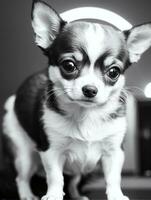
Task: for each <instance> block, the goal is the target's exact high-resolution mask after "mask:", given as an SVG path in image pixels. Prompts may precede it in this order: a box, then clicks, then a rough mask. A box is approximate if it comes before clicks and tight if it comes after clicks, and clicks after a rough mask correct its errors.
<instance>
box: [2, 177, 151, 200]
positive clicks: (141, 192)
mask: <svg viewBox="0 0 151 200" xmlns="http://www.w3.org/2000/svg"><path fill="white" fill-rule="evenodd" d="M7 180H8V179H7ZM32 188H33V190H34V191H35V192H34V193H35V194H36V195H38V196H39V197H41V196H43V194H44V193H45V192H46V184H45V183H44V180H41V179H39V178H38V179H37V178H35V179H34V180H33V182H32ZM122 188H123V193H124V194H125V195H127V196H128V197H129V198H130V200H151V178H140V177H123V179H122ZM82 191H83V193H84V194H85V195H86V196H88V197H89V198H90V199H91V200H106V195H105V182H104V179H103V178H99V179H95V180H93V181H90V182H89V183H88V184H86V185H85V187H83V190H82ZM0 199H1V200H18V196H17V192H16V186H15V185H14V183H13V182H12V181H10V182H5V181H4V182H2V179H1V180H0ZM66 200H69V199H66ZM119 200H120V199H119Z"/></svg>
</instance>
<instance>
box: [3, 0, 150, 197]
mask: <svg viewBox="0 0 151 200" xmlns="http://www.w3.org/2000/svg"><path fill="white" fill-rule="evenodd" d="M32 27H33V30H34V33H35V34H34V37H35V42H36V44H37V46H39V47H40V48H41V49H42V51H43V52H44V54H45V55H46V56H47V57H48V61H49V62H48V67H47V68H44V69H43V70H42V71H40V72H37V73H35V74H34V75H32V76H30V77H29V78H28V79H26V80H25V81H24V83H23V84H22V85H21V87H19V89H18V90H17V92H16V94H14V95H12V96H11V97H9V98H8V100H7V101H6V103H5V110H6V113H5V116H4V119H3V129H4V134H5V135H6V136H7V137H8V138H9V140H10V141H11V144H12V152H13V155H14V165H15V168H16V171H17V178H16V183H17V187H18V193H19V196H20V199H22V200H23V199H26V200H33V199H37V197H36V196H34V195H33V193H32V191H31V188H30V179H31V177H32V175H33V174H34V173H36V172H37V170H38V169H39V166H41V165H42V166H43V167H44V170H45V175H46V180H47V187H48V188H47V193H46V194H45V195H44V196H43V197H42V200H62V199H63V197H64V191H63V187H64V177H63V173H65V174H68V175H71V176H72V180H71V184H70V185H69V191H70V193H71V194H70V195H71V198H73V199H80V200H84V199H88V198H87V197H85V196H81V195H80V193H79V191H78V189H77V186H78V184H79V183H80V181H81V175H82V174H86V173H90V172H92V171H93V170H94V169H95V167H96V165H97V163H98V162H100V161H101V162H102V166H103V167H102V168H103V172H104V177H105V181H106V195H107V199H108V200H128V197H126V196H124V194H123V193H122V190H121V186H120V182H121V170H122V165H123V162H124V152H123V150H122V143H123V139H124V137H125V133H126V126H127V122H126V95H125V92H124V91H125V90H124V85H125V74H124V73H125V71H126V69H127V68H128V67H129V66H130V65H131V64H133V63H135V62H137V61H138V60H139V59H140V57H141V55H142V54H143V53H144V52H145V51H146V50H147V49H148V48H149V47H150V46H151V23H146V24H142V25H138V26H134V27H133V28H132V29H130V30H127V31H120V30H117V29H116V28H114V27H112V26H110V25H105V24H98V23H92V22H87V21H73V22H70V23H67V22H65V21H64V20H63V19H62V18H61V17H60V16H59V14H58V13H57V12H56V11H55V10H54V9H52V8H51V6H49V5H48V4H47V3H45V2H43V1H41V0H35V1H34V2H33V5H32Z"/></svg>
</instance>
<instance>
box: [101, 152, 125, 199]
mask: <svg viewBox="0 0 151 200" xmlns="http://www.w3.org/2000/svg"><path fill="white" fill-rule="evenodd" d="M123 162H124V152H123V151H122V150H121V149H120V148H118V149H116V150H113V151H112V152H109V154H106V155H104V156H103V157H102V164H103V171H104V175H105V180H106V187H107V188H106V194H107V198H108V200H128V197H126V196H124V195H123V193H122V190H121V186H120V184H121V171H122V166H123Z"/></svg>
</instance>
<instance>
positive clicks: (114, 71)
mask: <svg viewBox="0 0 151 200" xmlns="http://www.w3.org/2000/svg"><path fill="white" fill-rule="evenodd" d="M106 74H107V76H108V77H109V78H110V79H112V80H113V81H116V80H117V79H118V77H119V76H120V74H121V71H120V69H119V67H116V66H115V67H112V68H110V69H109V70H108V71H107V73H106Z"/></svg>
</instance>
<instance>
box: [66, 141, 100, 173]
mask: <svg viewBox="0 0 151 200" xmlns="http://www.w3.org/2000/svg"><path fill="white" fill-rule="evenodd" d="M65 152H66V163H65V168H64V171H65V172H66V173H79V172H82V173H88V172H90V171H92V170H93V169H94V168H95V166H96V164H97V162H98V161H99V160H100V157H101V143H99V142H92V143H91V142H83V141H80V140H72V139H70V143H69V145H68V146H67V148H66V150H65Z"/></svg>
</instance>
